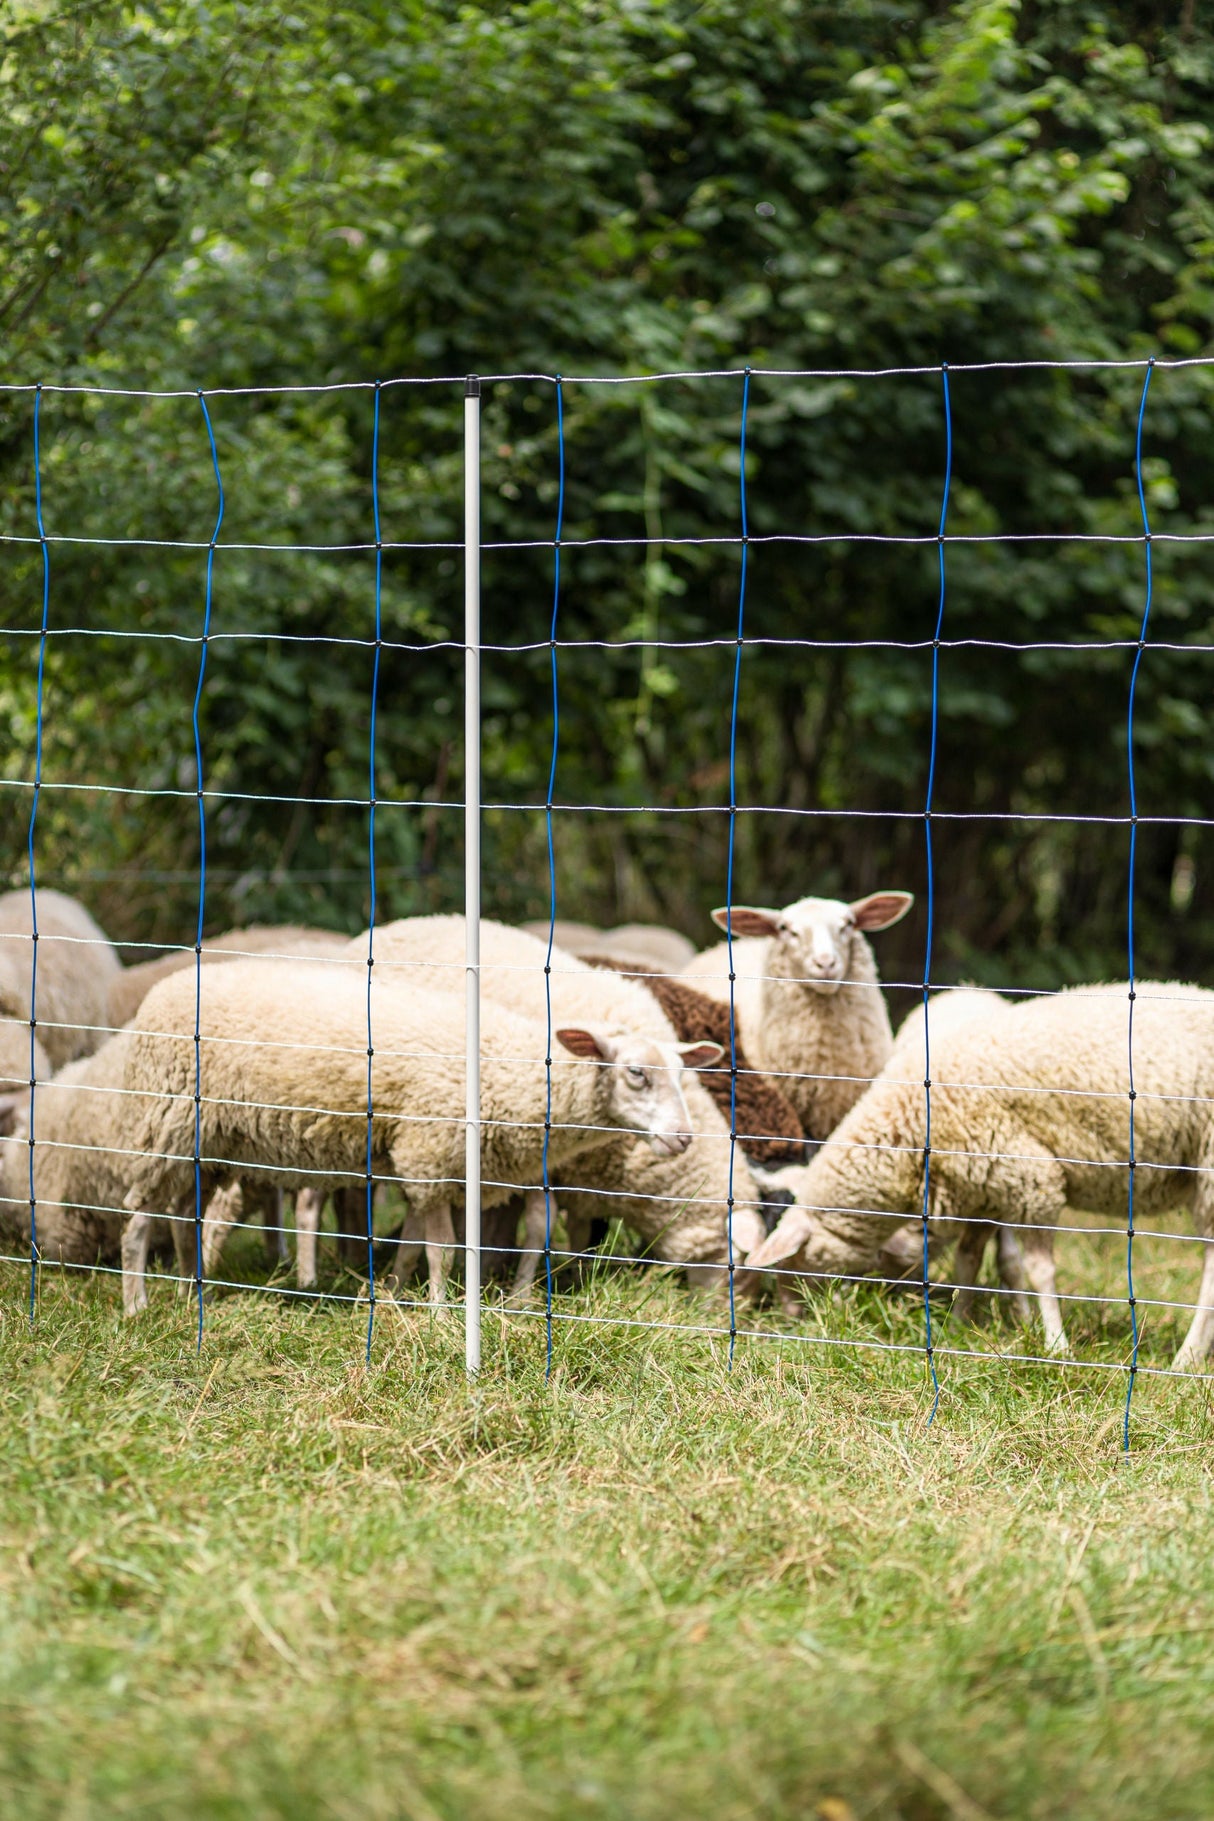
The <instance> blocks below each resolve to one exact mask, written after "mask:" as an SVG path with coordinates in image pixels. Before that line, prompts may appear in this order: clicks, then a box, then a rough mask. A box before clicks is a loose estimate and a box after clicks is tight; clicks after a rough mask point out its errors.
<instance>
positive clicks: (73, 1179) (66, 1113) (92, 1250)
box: [0, 1032, 193, 1265]
mask: <svg viewBox="0 0 1214 1821" xmlns="http://www.w3.org/2000/svg"><path fill="white" fill-rule="evenodd" d="M129 1043H130V1039H129V1036H128V1034H127V1033H126V1032H120V1033H119V1034H118V1035H117V1036H116V1037H111V1038H110V1040H109V1041H108V1042H107V1043H103V1044H102V1046H101V1048H100V1049H99V1050H96V1051H94V1053H93V1054H92V1055H91V1056H85V1057H81V1058H79V1059H77V1061H75V1062H71V1063H69V1064H68V1065H67V1067H66V1068H64V1069H61V1070H60V1071H59V1073H58V1074H57V1075H55V1076H54V1077H53V1078H52V1079H51V1080H49V1081H44V1082H40V1083H39V1085H38V1087H37V1088H36V1090H35V1096H34V1110H33V1123H34V1136H35V1139H36V1141H37V1142H36V1143H35V1144H34V1146H33V1158H34V1193H35V1196H36V1211H37V1229H38V1252H39V1256H40V1257H41V1258H44V1259H46V1260H48V1261H50V1262H53V1263H57V1264H73V1265H95V1264H97V1263H99V1262H102V1261H104V1260H106V1259H111V1258H114V1257H116V1256H117V1253H118V1248H119V1243H120V1240H121V1235H122V1228H123V1226H124V1224H125V1222H126V1218H127V1214H126V1209H125V1207H124V1197H125V1195H126V1193H127V1190H128V1188H129V1177H130V1163H131V1159H130V1154H129V1148H128V1147H129V1137H128V1134H129V1131H130V1127H131V1123H132V1119H133V1117H134V1116H135V1112H136V1103H135V1102H133V1100H132V1099H131V1097H129V1096H128V1095H127V1094H126V1092H125V1091H124V1090H125V1072H126V1063H127V1054H128V1049H129ZM29 1129H30V1096H29V1092H28V1089H27V1090H26V1091H25V1092H24V1093H18V1094H9V1095H5V1096H4V1097H3V1099H0V1135H2V1136H0V1232H2V1233H3V1236H4V1238H5V1239H6V1240H8V1241H10V1242H14V1241H20V1242H25V1243H28V1241H29V1237H30V1204H29V1193H30V1187H29V1163H30V1146H29V1143H28V1139H29ZM189 1187H190V1196H189V1199H190V1201H191V1202H192V1200H193V1183H192V1180H191V1183H190V1185H189ZM182 1203H183V1204H184V1197H183V1198H182ZM177 1208H178V1204H176V1203H175V1204H174V1209H173V1210H172V1211H173V1212H176V1211H177ZM173 1231H174V1240H175V1242H176V1249H177V1251H178V1255H179V1257H183V1258H184V1257H185V1256H186V1255H187V1254H188V1251H189V1240H188V1234H187V1231H186V1227H185V1226H179V1224H178V1222H177V1221H174V1222H173Z"/></svg>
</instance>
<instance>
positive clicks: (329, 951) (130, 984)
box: [107, 923, 349, 1289]
mask: <svg viewBox="0 0 1214 1821" xmlns="http://www.w3.org/2000/svg"><path fill="white" fill-rule="evenodd" d="M348 941H349V938H348V937H346V936H342V935H339V934H338V933H337V932H336V931H334V930H327V929H310V928H308V927H307V926H306V925H303V924H298V923H280V924H268V923H252V924H249V925H248V926H247V927H246V928H243V929H230V930H226V931H225V932H224V933H223V934H222V935H220V936H208V938H207V940H206V941H205V942H204V943H203V944H202V950H201V959H202V962H203V964H204V966H211V965H212V964H214V963H217V962H220V961H235V960H239V959H240V958H241V957H242V956H249V955H264V956H266V957H267V958H271V957H272V958H274V959H278V960H287V959H289V960H290V961H291V962H292V964H293V972H297V971H298V970H297V963H298V962H299V961H318V960H325V959H332V958H333V957H334V956H335V955H341V954H344V953H345V950H346V947H347V944H348ZM194 965H195V954H194V950H193V949H192V948H180V949H174V950H173V951H172V953H171V954H167V955H158V956H157V957H156V958H155V959H154V960H151V961H139V962H136V963H135V965H134V966H133V967H125V968H123V969H122V970H121V972H120V973H119V974H117V975H116V976H115V977H114V978H113V979H112V980H111V982H110V988H109V995H108V1000H107V1015H108V1018H109V1022H110V1024H111V1025H112V1026H113V1027H114V1028H115V1029H119V1028H120V1027H121V1026H122V1025H124V1024H129V1023H130V1021H131V1019H132V1018H133V1017H134V1016H135V1014H136V1012H137V1011H138V1010H139V1007H140V1006H141V1005H142V1004H143V1001H144V1000H145V999H146V998H147V995H148V994H149V993H150V992H151V990H152V988H153V987H154V986H155V984H156V982H157V981H158V980H164V979H165V978H167V976H168V975H169V974H176V973H183V972H184V971H185V970H186V969H187V968H193V967H194ZM216 1193H217V1194H218V1195H219V1196H220V1197H221V1200H220V1201H218V1202H216V1205H215V1211H214V1222H213V1224H212V1227H211V1228H210V1229H208V1232H209V1234H210V1235H211V1238H210V1244H211V1246H212V1248H214V1247H215V1246H216V1243H217V1242H216V1237H215V1236H216V1235H218V1236H220V1237H219V1239H218V1244H219V1246H220V1247H222V1238H223V1236H226V1233H227V1231H228V1229H230V1228H231V1227H233V1226H235V1225H238V1224H239V1223H240V1222H241V1221H242V1220H247V1219H248V1218H249V1217H250V1215H258V1216H260V1218H261V1219H262V1221H263V1222H264V1224H265V1235H266V1249H267V1252H268V1253H269V1255H270V1258H271V1262H277V1263H279V1264H282V1263H285V1261H286V1258H287V1223H286V1219H285V1216H284V1211H283V1197H282V1190H281V1189H266V1190H265V1191H264V1192H262V1193H259V1192H258V1191H257V1190H256V1188H255V1187H252V1186H250V1189H249V1192H247V1193H246V1192H245V1191H244V1190H242V1188H241V1186H240V1185H239V1184H238V1183H231V1184H228V1185H227V1186H226V1187H225V1188H224V1189H221V1190H217V1191H216ZM306 1193H312V1191H306ZM322 1202H323V1198H322ZM297 1224H298V1227H299V1230H301V1231H302V1232H303V1233H304V1234H310V1235H312V1236H313V1242H314V1235H315V1230H316V1227H317V1226H318V1225H319V1210H313V1208H312V1206H311V1203H310V1202H309V1203H307V1204H306V1205H305V1210H304V1217H303V1219H302V1221H298V1222H297ZM305 1252H306V1243H305ZM217 1263H218V1253H217V1252H216V1253H215V1256H214V1257H213V1258H212V1259H211V1260H210V1261H209V1263H208V1261H206V1260H204V1269H207V1270H209V1268H210V1264H217ZM296 1275H297V1281H298V1282H299V1286H300V1288H301V1289H310V1288H312V1287H313V1285H314V1284H315V1282H316V1271H315V1256H314V1246H313V1254H312V1257H311V1264H310V1265H309V1262H308V1259H307V1257H305V1259H304V1260H303V1262H297V1271H296Z"/></svg>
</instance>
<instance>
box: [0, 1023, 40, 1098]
mask: <svg viewBox="0 0 1214 1821" xmlns="http://www.w3.org/2000/svg"><path fill="white" fill-rule="evenodd" d="M33 1068H34V1079H35V1080H36V1081H44V1080H45V1079H46V1077H47V1076H48V1075H49V1074H51V1072H52V1071H51V1065H50V1059H49V1057H48V1056H47V1053H46V1051H45V1050H44V1049H43V1047H42V1045H41V1044H40V1043H39V1041H38V1039H37V1037H36V1036H35V1037H34V1049H33ZM29 1084H30V1027H29V1019H28V1017H27V1018H24V1019H21V1018H0V1094H11V1093H14V1092H19V1091H20V1090H21V1089H23V1088H28V1086H29Z"/></svg>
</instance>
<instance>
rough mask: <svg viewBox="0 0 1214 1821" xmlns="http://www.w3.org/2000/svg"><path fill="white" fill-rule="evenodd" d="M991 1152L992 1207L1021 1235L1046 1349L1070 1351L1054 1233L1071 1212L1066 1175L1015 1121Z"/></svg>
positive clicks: (993, 1141) (994, 1138) (989, 1189)
mask: <svg viewBox="0 0 1214 1821" xmlns="http://www.w3.org/2000/svg"><path fill="white" fill-rule="evenodd" d="M991 1149H992V1152H993V1153H994V1154H995V1155H994V1161H993V1164H992V1168H991V1173H990V1175H989V1176H988V1177H987V1182H986V1202H987V1206H988V1207H989V1208H990V1210H991V1215H992V1217H993V1218H994V1219H995V1220H996V1221H997V1222H998V1224H999V1226H1000V1228H1001V1229H1006V1228H1009V1227H1011V1228H1015V1229H1016V1230H1017V1231H1018V1232H1019V1234H1020V1244H1021V1247H1022V1250H1023V1258H1024V1275H1025V1277H1026V1278H1027V1279H1028V1283H1029V1288H1030V1290H1031V1291H1032V1294H1033V1295H1034V1296H1035V1297H1036V1299H1037V1306H1038V1308H1039V1309H1040V1311H1041V1325H1042V1327H1043V1328H1044V1330H1045V1344H1046V1350H1047V1351H1048V1352H1050V1353H1069V1352H1070V1347H1069V1346H1068V1344H1067V1338H1066V1332H1065V1330H1064V1328H1063V1325H1062V1307H1061V1304H1060V1303H1059V1300H1058V1278H1057V1274H1056V1272H1055V1270H1054V1230H1055V1228H1056V1227H1057V1226H1058V1224H1059V1222H1060V1221H1061V1219H1062V1218H1063V1216H1064V1214H1065V1213H1066V1173H1065V1171H1064V1170H1063V1167H1062V1165H1061V1164H1060V1163H1059V1161H1058V1159H1057V1157H1055V1156H1054V1154H1053V1152H1052V1151H1049V1150H1047V1149H1046V1147H1045V1146H1044V1145H1043V1144H1041V1143H1040V1142H1039V1141H1038V1140H1037V1139H1035V1138H1034V1137H1033V1135H1032V1133H1030V1132H1026V1131H1025V1130H1024V1128H1023V1127H1022V1126H1020V1125H1018V1124H1015V1123H1012V1122H1010V1121H1009V1123H1008V1124H1007V1125H1006V1126H1002V1127H1001V1128H1000V1129H999V1131H998V1132H996V1133H993V1134H992V1139H991ZM1002 1256H1003V1253H1002V1252H1001V1257H1002ZM1009 1256H1010V1255H1009Z"/></svg>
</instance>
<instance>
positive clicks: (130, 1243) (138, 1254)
mask: <svg viewBox="0 0 1214 1821" xmlns="http://www.w3.org/2000/svg"><path fill="white" fill-rule="evenodd" d="M155 1218H156V1216H155V1215H154V1214H148V1213H146V1212H145V1211H144V1210H143V1209H138V1210H136V1211H134V1212H132V1214H131V1217H130V1219H129V1220H128V1221H127V1223H126V1226H125V1227H124V1228H123V1229H122V1313H123V1314H124V1315H138V1313H139V1311H140V1310H141V1309H146V1308H147V1306H148V1280H147V1270H148V1242H149V1241H150V1239H151V1237H152V1222H153V1221H154V1220H155Z"/></svg>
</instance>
